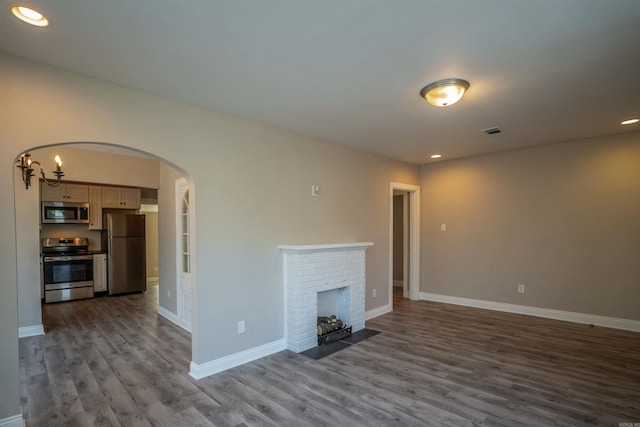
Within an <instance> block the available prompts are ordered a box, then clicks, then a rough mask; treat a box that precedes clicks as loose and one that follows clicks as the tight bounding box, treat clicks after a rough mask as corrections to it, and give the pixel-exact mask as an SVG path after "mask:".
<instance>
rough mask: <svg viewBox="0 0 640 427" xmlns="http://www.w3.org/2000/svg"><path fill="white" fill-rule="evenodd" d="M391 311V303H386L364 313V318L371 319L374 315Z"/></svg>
mask: <svg viewBox="0 0 640 427" xmlns="http://www.w3.org/2000/svg"><path fill="white" fill-rule="evenodd" d="M392 311H393V305H392V304H387V305H383V306H382V307H378V308H374V309H372V310H369V311H366V312H365V313H364V320H365V321H367V320H371V319H373V318H374V317H378V316H382V315H383V314H387V313H391V312H392Z"/></svg>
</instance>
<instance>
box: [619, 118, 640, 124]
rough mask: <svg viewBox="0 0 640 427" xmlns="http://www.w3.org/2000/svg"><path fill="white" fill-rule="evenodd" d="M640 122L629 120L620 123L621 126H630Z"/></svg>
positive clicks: (638, 120) (639, 120)
mask: <svg viewBox="0 0 640 427" xmlns="http://www.w3.org/2000/svg"><path fill="white" fill-rule="evenodd" d="M638 122H640V119H629V120H625V121H623V122H620V124H621V125H632V124H634V123H638Z"/></svg>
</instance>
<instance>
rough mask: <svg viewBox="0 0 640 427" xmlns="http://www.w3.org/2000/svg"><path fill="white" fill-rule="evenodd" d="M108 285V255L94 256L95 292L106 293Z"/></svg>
mask: <svg viewBox="0 0 640 427" xmlns="http://www.w3.org/2000/svg"><path fill="white" fill-rule="evenodd" d="M108 289H109V286H108V283H107V254H96V255H94V256H93V292H106V291H107V290H108Z"/></svg>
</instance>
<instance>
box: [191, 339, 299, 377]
mask: <svg viewBox="0 0 640 427" xmlns="http://www.w3.org/2000/svg"><path fill="white" fill-rule="evenodd" d="M286 348H287V344H286V343H285V341H284V340H283V339H282V340H278V341H273V342H270V343H267V344H264V345H261V346H259V347H254V348H250V349H249V350H245V351H241V352H240V353H235V354H230V355H229V356H224V357H221V358H220V359H216V360H211V361H209V362H205V363H201V364H197V363H194V362H191V366H190V368H191V369H190V370H189V375H191V376H192V377H193V378H195V379H196V380H200V379H202V378H205V377H208V376H210V375H214V374H217V373H218V372H222V371H226V370H227V369H231V368H235V367H236V366H240V365H244V364H245V363H249V362H252V361H254V360H256V359H260V358H261V357H265V356H269V355H270V354H273V353H277V352H279V351H282V350H286Z"/></svg>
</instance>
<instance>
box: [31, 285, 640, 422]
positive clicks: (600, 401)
mask: <svg viewBox="0 0 640 427" xmlns="http://www.w3.org/2000/svg"><path fill="white" fill-rule="evenodd" d="M156 301H157V287H153V286H152V287H150V289H149V291H148V292H147V293H146V294H137V295H129V296H120V297H109V298H96V299H93V300H84V301H74V302H69V303H61V304H51V305H46V306H45V307H44V319H45V328H46V330H47V334H46V335H44V336H38V337H30V338H23V339H21V340H20V361H21V363H20V370H21V383H22V396H21V403H22V409H23V415H24V417H25V419H26V421H27V425H28V426H57V425H64V426H92V425H95V426H149V425H157V426H212V425H219V426H256V425H273V426H320V425H326V426H336V425H340V426H360V425H362V426H396V425H398V426H400V425H402V426H405V425H407V426H408V425H419V426H425V425H434V426H440V425H441V426H551V425H559V426H582V425H589V426H592V425H602V426H616V427H618V426H619V425H620V423H629V422H630V423H634V422H635V423H640V334H638V333H633V332H626V331H618V330H613V329H605V328H598V327H596V328H589V327H588V326H586V325H579V324H572V323H566V322H560V321H554V320H548V319H539V318H534V317H528V316H521V315H512V314H506V313H498V312H492V311H486V310H479V309H471V308H464V307H457V306H452V305H446V304H438V303H430V302H424V301H421V302H411V301H407V300H403V299H402V298H399V297H396V298H395V301H394V304H395V309H394V312H393V313H389V314H387V315H384V316H381V317H378V318H376V319H373V320H371V321H368V322H367V328H370V329H376V330H379V331H381V332H382V333H380V334H378V335H376V336H374V337H372V338H369V339H368V340H366V341H363V342H361V343H358V344H355V345H352V346H350V347H349V348H347V349H345V350H342V351H340V352H338V353H335V354H333V355H331V356H328V357H325V358H323V359H321V360H318V361H316V360H312V359H309V358H306V357H304V356H302V355H299V354H295V353H292V352H289V351H283V352H280V353H277V354H274V355H271V356H269V357H266V358H263V359H260V360H257V361H255V362H252V363H248V364H246V365H243V366H240V367H237V368H234V369H231V370H229V371H226V372H223V373H220V374H218V375H215V376H212V377H209V378H206V379H203V380H200V381H195V380H193V379H192V378H191V377H189V376H188V372H187V371H188V365H189V362H190V360H191V354H190V353H191V344H190V335H189V334H188V333H186V332H185V331H183V330H182V329H180V328H178V327H176V326H174V325H172V324H171V323H170V322H168V321H166V320H165V319H163V318H161V317H159V316H158V315H157V314H156V309H157V307H156ZM631 425H633V424H631Z"/></svg>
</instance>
